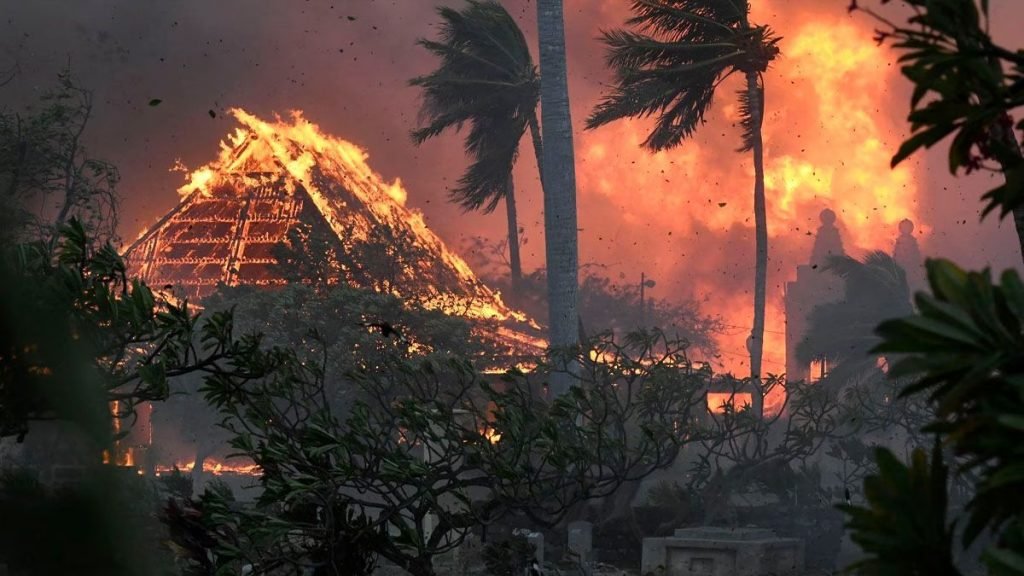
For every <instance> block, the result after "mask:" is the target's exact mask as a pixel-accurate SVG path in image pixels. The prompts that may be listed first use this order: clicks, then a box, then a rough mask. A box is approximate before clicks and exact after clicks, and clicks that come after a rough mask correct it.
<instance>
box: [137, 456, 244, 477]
mask: <svg viewBox="0 0 1024 576" xmlns="http://www.w3.org/2000/svg"><path fill="white" fill-rule="evenodd" d="M194 467H195V462H185V461H179V462H178V463H176V464H175V465H174V466H157V467H156V475H157V476H160V475H161V474H170V473H172V472H174V469H175V468H177V469H178V470H179V471H180V472H181V473H183V474H191V473H192V470H193V468H194ZM203 473H204V474H213V475H214V476H222V475H225V474H235V475H239V476H259V475H260V474H262V472H261V471H260V467H259V466H257V465H256V464H252V463H245V462H240V461H233V462H222V461H220V460H217V459H214V458H207V459H206V460H205V461H204V462H203Z"/></svg>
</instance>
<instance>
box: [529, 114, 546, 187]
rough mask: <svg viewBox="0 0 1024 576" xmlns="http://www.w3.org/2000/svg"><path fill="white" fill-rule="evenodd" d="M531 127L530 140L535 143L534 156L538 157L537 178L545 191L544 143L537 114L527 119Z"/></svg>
mask: <svg viewBox="0 0 1024 576" xmlns="http://www.w3.org/2000/svg"><path fill="white" fill-rule="evenodd" d="M527 122H528V123H529V125H530V140H532V141H533V155H534V156H536V157H537V177H538V178H540V188H541V190H542V191H543V190H544V141H543V140H541V136H540V124H539V123H538V122H537V114H536V113H531V114H530V117H529V118H528V119H527Z"/></svg>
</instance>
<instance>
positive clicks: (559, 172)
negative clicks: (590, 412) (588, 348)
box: [537, 0, 579, 394]
mask: <svg viewBox="0 0 1024 576" xmlns="http://www.w3.org/2000/svg"><path fill="white" fill-rule="evenodd" d="M537 33H538V38H539V40H540V73H541V81H540V101H541V131H542V135H543V141H544V151H543V161H542V162H541V174H542V182H543V185H544V236H545V245H546V246H545V248H546V250H545V252H546V257H547V272H548V274H547V275H548V326H549V328H548V330H549V343H550V346H551V347H552V348H554V349H561V350H565V349H571V348H574V347H575V346H576V345H577V344H578V342H579V317H578V315H577V309H576V305H577V302H576V299H577V292H578V290H579V285H578V283H579V279H578V276H577V273H578V271H577V268H578V262H579V253H578V249H577V228H576V165H575V164H576V163H575V156H574V153H573V143H572V119H571V116H570V110H569V84H568V79H567V71H566V60H565V22H564V21H563V15H562V0H537ZM563 368H566V369H571V368H572V367H571V366H564V367H563ZM571 383H572V375H571V374H570V373H568V372H561V371H556V373H555V374H553V375H552V378H551V390H552V392H554V393H555V394H562V393H565V392H566V391H568V389H569V386H570V385H571Z"/></svg>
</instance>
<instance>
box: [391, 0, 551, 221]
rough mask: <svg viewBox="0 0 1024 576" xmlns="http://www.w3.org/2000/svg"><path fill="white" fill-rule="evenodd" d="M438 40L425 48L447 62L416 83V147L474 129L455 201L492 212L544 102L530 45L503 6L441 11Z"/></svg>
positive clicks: (484, 2) (474, 3)
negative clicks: (448, 133)
mask: <svg viewBox="0 0 1024 576" xmlns="http://www.w3.org/2000/svg"><path fill="white" fill-rule="evenodd" d="M438 14H439V15H440V17H441V20H442V25H441V29H440V31H439V35H438V39H437V40H420V41H419V45H420V46H422V47H423V48H425V49H426V50H427V51H429V52H430V53H431V54H433V55H435V56H437V57H438V58H439V59H440V63H439V65H438V67H437V69H435V70H434V71H433V72H432V73H430V74H428V75H425V76H419V77H417V78H413V79H412V80H410V82H409V83H410V84H411V85H413V86H416V87H419V88H420V89H421V90H422V102H421V106H420V114H419V119H418V124H419V127H418V128H417V129H416V130H413V131H412V132H411V137H412V139H413V141H414V142H415V143H416V144H422V143H423V142H424V141H426V140H428V139H430V138H433V137H435V136H438V135H440V134H441V133H443V132H445V131H446V130H449V129H453V130H455V131H461V130H462V128H463V127H464V126H467V125H468V126H469V131H468V133H467V135H466V139H465V142H464V147H465V150H466V153H467V155H468V156H469V157H470V158H471V164H470V166H469V167H468V168H467V170H466V173H465V174H464V175H463V176H462V178H460V180H459V184H458V186H457V187H456V188H455V189H453V190H451V191H450V193H449V194H450V197H451V199H452V200H453V201H454V202H457V203H458V204H459V205H460V206H462V207H463V208H464V209H466V210H483V211H485V212H490V211H492V210H494V209H495V208H496V207H497V205H498V203H499V202H500V201H501V200H502V199H503V198H504V195H505V190H506V187H507V181H508V177H509V175H510V174H511V170H512V166H513V164H514V162H515V159H516V156H517V155H518V149H519V148H518V147H519V141H520V140H521V139H522V136H523V134H524V132H525V131H526V128H527V120H528V118H529V117H530V115H531V114H533V113H534V111H535V110H536V108H537V104H538V101H539V96H540V87H539V78H538V74H537V68H536V66H535V65H534V64H533V59H532V57H531V56H530V50H529V47H528V45H527V43H526V38H525V36H524V35H523V33H522V30H520V29H519V26H518V25H516V23H515V20H513V19H512V17H511V16H510V15H509V13H508V12H507V11H506V10H505V8H504V7H502V6H501V4H500V3H498V2H495V1H493V0H469V2H468V3H467V6H466V7H465V8H463V9H455V8H449V7H441V8H439V9H438Z"/></svg>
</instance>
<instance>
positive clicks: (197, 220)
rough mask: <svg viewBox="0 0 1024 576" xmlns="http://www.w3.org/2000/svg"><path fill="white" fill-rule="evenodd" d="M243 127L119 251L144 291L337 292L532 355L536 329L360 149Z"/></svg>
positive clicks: (240, 114)
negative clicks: (417, 311) (310, 287)
mask: <svg viewBox="0 0 1024 576" xmlns="http://www.w3.org/2000/svg"><path fill="white" fill-rule="evenodd" d="M232 114H233V115H234V117H235V118H236V119H237V120H238V121H239V122H240V123H241V127H239V128H238V129H237V130H236V131H235V133H234V134H233V135H231V136H230V137H229V138H228V139H226V140H225V141H223V142H222V143H221V151H220V154H219V156H218V158H217V159H216V160H215V161H213V162H211V163H209V164H207V165H205V166H203V167H201V168H199V169H198V170H195V171H194V172H192V173H191V175H190V177H189V181H188V183H187V184H185V185H184V186H182V187H181V188H180V189H179V190H178V192H179V194H180V195H181V202H180V203H179V204H178V205H177V206H176V207H175V208H174V209H173V210H171V211H170V212H169V213H168V214H166V215H165V216H164V217H163V218H161V219H160V220H158V221H157V222H156V224H154V225H153V226H152V227H150V228H149V229H147V230H145V231H143V232H142V234H141V235H140V236H139V237H138V239H137V240H136V241H135V242H134V243H132V244H131V245H130V246H129V247H128V249H127V250H126V253H125V256H126V259H127V261H128V263H129V266H130V267H131V268H132V270H133V271H134V273H135V274H136V275H137V276H139V277H140V278H142V279H143V280H145V281H146V282H147V283H149V284H150V285H151V286H164V287H173V288H174V289H175V290H176V291H178V292H179V293H180V295H181V296H185V297H188V298H192V299H200V300H201V299H202V298H203V297H204V296H207V295H209V294H210V293H212V292H213V291H214V290H215V289H216V287H217V286H218V285H229V286H231V285H237V284H254V285H258V286H267V287H274V286H282V285H285V284H288V283H290V282H306V283H324V284H333V283H346V284H348V285H351V286H355V287H359V288H364V289H369V290H376V291H378V292H387V293H390V294H394V295H395V296H398V297H399V298H402V299H403V300H406V301H410V302H415V303H417V304H420V305H422V306H424V307H426V308H429V309H439V310H442V311H444V312H445V313H448V314H453V315H458V316H462V317H465V318H466V319H468V320H470V321H473V322H483V323H487V325H488V330H487V331H486V332H487V334H486V335H484V334H482V335H484V336H488V337H493V338H495V339H496V340H497V342H496V343H500V344H501V345H502V346H504V347H506V348H507V350H508V351H509V353H511V354H512V355H518V354H530V353H536V352H539V351H541V350H542V349H543V346H544V342H543V340H541V339H540V338H539V334H538V333H537V329H538V326H537V325H536V324H535V323H534V322H533V321H532V320H530V319H529V318H527V317H526V316H525V315H524V314H521V313H519V312H516V311H514V310H512V309H510V308H509V307H508V306H506V305H505V303H504V302H503V301H502V299H501V295H500V294H498V293H497V292H495V291H492V290H491V289H490V288H488V287H487V286H486V285H484V284H483V283H482V282H481V281H480V280H479V279H478V278H477V277H476V275H475V274H474V273H473V271H472V270H471V269H470V268H469V266H468V265H467V264H466V262H465V261H464V260H463V259H462V258H461V257H459V256H458V255H457V254H455V253H454V252H452V251H451V250H449V249H448V248H447V247H446V246H445V244H444V242H443V241H442V240H441V239H440V238H439V237H438V236H437V235H436V234H434V233H433V232H432V231H431V230H430V229H429V228H427V226H426V224H425V222H424V220H423V216H422V214H420V213H418V212H416V211H415V210H412V209H409V208H407V207H406V206H405V199H406V191H405V189H404V188H403V187H402V184H401V183H400V182H399V181H395V182H394V183H391V184H388V183H386V182H385V181H384V180H383V179H382V178H381V177H380V176H379V175H378V174H377V173H375V172H374V171H373V170H372V169H371V168H370V167H369V165H368V164H367V162H366V160H367V154H366V153H365V152H364V151H363V150H362V149H360V148H359V147H358V146H356V145H354V144H351V143H349V142H347V141H344V140H341V139H338V138H334V137H331V136H328V135H325V134H323V133H322V132H320V130H319V128H318V127H317V126H316V125H314V124H312V123H311V122H309V121H308V120H306V119H304V118H303V117H302V115H301V114H300V113H298V112H295V113H293V116H292V118H291V121H290V122H289V121H286V120H283V119H280V118H278V119H276V120H275V121H272V122H267V121H263V120H261V119H259V118H257V117H255V116H253V115H251V114H249V113H247V112H245V111H243V110H240V109H235V110H232Z"/></svg>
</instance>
